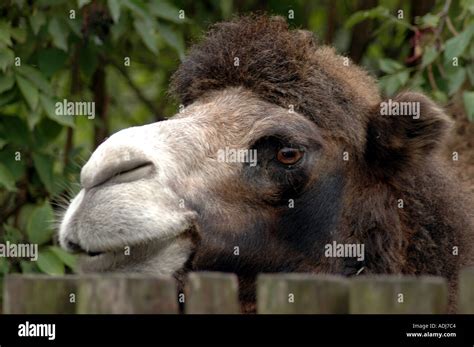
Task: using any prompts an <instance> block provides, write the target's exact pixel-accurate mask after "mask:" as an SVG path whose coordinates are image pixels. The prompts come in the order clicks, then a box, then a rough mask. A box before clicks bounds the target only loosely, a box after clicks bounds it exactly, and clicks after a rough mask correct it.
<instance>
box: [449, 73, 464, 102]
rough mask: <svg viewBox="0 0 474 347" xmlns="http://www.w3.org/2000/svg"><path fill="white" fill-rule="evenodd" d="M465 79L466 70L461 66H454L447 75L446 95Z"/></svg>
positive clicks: (455, 89) (454, 91)
mask: <svg viewBox="0 0 474 347" xmlns="http://www.w3.org/2000/svg"><path fill="white" fill-rule="evenodd" d="M465 79H466V70H465V69H464V68H462V67H458V68H456V70H455V71H454V72H453V73H450V74H449V75H448V95H449V96H452V95H453V94H454V93H456V92H457V91H458V89H459V88H460V87H461V86H462V84H463V83H464V80H465Z"/></svg>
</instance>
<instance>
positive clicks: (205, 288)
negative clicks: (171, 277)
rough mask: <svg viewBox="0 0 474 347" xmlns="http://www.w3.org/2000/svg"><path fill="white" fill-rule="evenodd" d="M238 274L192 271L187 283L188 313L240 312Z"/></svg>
mask: <svg viewBox="0 0 474 347" xmlns="http://www.w3.org/2000/svg"><path fill="white" fill-rule="evenodd" d="M238 288H239V285H238V281H237V276H236V275H234V274H229V273H221V272H193V273H190V274H189V275H188V277H187V280H186V285H185V296H186V299H185V304H184V307H185V312H186V313H197V314H199V313H222V314H230V313H239V312H240V305H239V293H238V290H239V289H238Z"/></svg>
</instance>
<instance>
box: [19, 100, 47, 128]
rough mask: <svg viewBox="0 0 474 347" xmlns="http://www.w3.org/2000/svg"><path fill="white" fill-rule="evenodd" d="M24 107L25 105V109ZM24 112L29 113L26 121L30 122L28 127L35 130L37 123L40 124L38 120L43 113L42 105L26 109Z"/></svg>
mask: <svg viewBox="0 0 474 347" xmlns="http://www.w3.org/2000/svg"><path fill="white" fill-rule="evenodd" d="M22 106H23V105H22ZM24 108H25V107H24V106H23V109H24ZM24 112H25V113H26V114H27V116H26V117H27V118H26V121H27V123H28V128H29V129H30V130H33V129H34V128H35V126H36V124H38V122H39V121H40V120H41V114H42V110H41V107H37V108H36V109H35V110H30V111H24Z"/></svg>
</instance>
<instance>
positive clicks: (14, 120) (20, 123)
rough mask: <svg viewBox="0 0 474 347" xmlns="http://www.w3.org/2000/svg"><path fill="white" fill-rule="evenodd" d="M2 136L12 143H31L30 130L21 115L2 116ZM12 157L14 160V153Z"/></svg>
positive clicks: (22, 144) (0, 133) (0, 121)
mask: <svg viewBox="0 0 474 347" xmlns="http://www.w3.org/2000/svg"><path fill="white" fill-rule="evenodd" d="M0 137H2V138H4V139H6V140H7V141H8V142H10V143H13V144H15V145H17V146H20V147H23V146H24V145H26V144H29V138H30V131H29V129H28V125H27V124H26V123H25V121H24V120H23V119H21V118H19V117H1V118H0ZM0 154H3V153H0ZM11 159H12V160H13V161H14V159H13V155H12V158H11ZM9 167H10V166H9Z"/></svg>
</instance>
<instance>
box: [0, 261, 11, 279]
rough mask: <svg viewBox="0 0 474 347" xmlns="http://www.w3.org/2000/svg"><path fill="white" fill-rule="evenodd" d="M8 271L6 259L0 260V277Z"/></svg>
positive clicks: (8, 265) (8, 266)
mask: <svg viewBox="0 0 474 347" xmlns="http://www.w3.org/2000/svg"><path fill="white" fill-rule="evenodd" d="M9 271H10V264H9V263H8V260H7V259H6V258H3V257H1V258H0V277H1V276H4V275H5V274H7V273H8V272H9Z"/></svg>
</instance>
